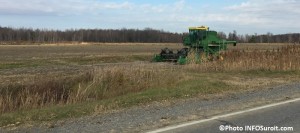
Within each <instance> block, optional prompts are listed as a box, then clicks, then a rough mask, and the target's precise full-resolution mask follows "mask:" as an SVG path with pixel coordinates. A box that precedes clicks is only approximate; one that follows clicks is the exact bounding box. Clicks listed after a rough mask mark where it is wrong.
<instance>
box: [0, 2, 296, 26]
mask: <svg viewBox="0 0 300 133" xmlns="http://www.w3.org/2000/svg"><path fill="white" fill-rule="evenodd" d="M299 7H300V1H297V0H247V1H246V2H243V3H240V4H236V5H231V6H228V7H224V8H220V7H216V5H212V4H205V3H201V4H198V5H197V4H195V3H191V2H190V1H188V0H176V1H173V2H172V3H164V4H153V3H152V4H151V3H141V4H138V3H135V2H132V1H130V0H128V1H126V0H125V1H119V2H112V1H108V0H31V1H24V0H0V15H1V14H2V15H14V14H17V15H29V16H33V17H32V18H34V16H35V15H41V16H47V15H51V16H71V17H74V18H76V16H80V17H82V16H84V17H85V18H87V19H89V21H90V22H92V21H93V22H94V23H97V24H99V23H100V24H101V25H104V26H107V27H104V28H122V27H128V28H141V27H153V28H158V29H163V28H164V29H165V30H169V31H180V32H181V31H186V27H189V26H197V25H204V24H207V25H209V26H215V27H218V26H219V27H230V31H231V30H233V29H236V30H238V28H237V27H247V28H248V30H249V31H251V30H253V29H269V31H272V30H274V29H275V30H276V29H278V27H280V28H287V29H300V25H298V23H299V21H300V18H299V16H300V10H299V9H298V8H299ZM78 19H81V18H79V17H78ZM68 23H70V22H68ZM95 25H96V24H95ZM108 25H109V26H108ZM178 27H182V28H181V29H180V30H178V29H176V28H178ZM79 28H80V27H79ZM244 29H245V30H247V29H246V28H244ZM251 32H252V31H251ZM262 32H265V31H262Z"/></svg>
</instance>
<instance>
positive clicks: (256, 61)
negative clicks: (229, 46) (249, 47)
mask: <svg viewBox="0 0 300 133" xmlns="http://www.w3.org/2000/svg"><path fill="white" fill-rule="evenodd" d="M221 56H222V57H223V58H224V60H215V61H210V62H202V63H200V64H188V65H186V68H187V69H192V70H197V71H247V70H269V71H289V70H300V46H299V45H289V46H284V47H282V48H278V49H273V50H266V51H261V50H253V51H247V52H246V51H245V50H230V51H225V52H223V53H221Z"/></svg>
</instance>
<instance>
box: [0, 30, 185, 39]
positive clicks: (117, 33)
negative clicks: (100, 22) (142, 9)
mask: <svg viewBox="0 0 300 133" xmlns="http://www.w3.org/2000/svg"><path fill="white" fill-rule="evenodd" d="M181 40H182V34H179V33H171V32H166V31H163V30H154V29H151V28H145V29H143V30H139V29H125V28H123V29H116V30H114V29H69V30H65V31H61V30H48V29H31V28H18V29H17V28H9V27H0V41H7V42H14V41H15V42H22V41H29V42H38V43H57V42H104V43H121V42H125V43H126V42H141V43H150V42H151V43H176V42H181Z"/></svg>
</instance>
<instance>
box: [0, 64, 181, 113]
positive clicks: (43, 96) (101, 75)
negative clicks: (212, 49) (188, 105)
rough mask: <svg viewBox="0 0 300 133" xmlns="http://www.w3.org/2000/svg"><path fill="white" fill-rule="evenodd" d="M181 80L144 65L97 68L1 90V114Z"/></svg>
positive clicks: (163, 84)
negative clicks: (74, 74) (70, 75)
mask: <svg viewBox="0 0 300 133" xmlns="http://www.w3.org/2000/svg"><path fill="white" fill-rule="evenodd" d="M180 79H182V78H180V74H178V72H174V71H172V70H165V69H162V68H158V67H157V68H155V69H154V68H149V67H145V66H144V65H138V66H130V67H124V66H115V67H106V68H95V69H94V70H92V71H89V72H86V73H81V74H78V75H77V76H74V77H65V78H63V77H61V78H56V77H46V76H43V77H41V76H37V77H36V78H34V79H33V80H32V81H31V82H29V83H26V84H10V85H7V86H5V87H2V88H0V94H1V95H0V109H1V110H0V113H4V112H10V111H16V110H19V109H32V108H40V107H44V106H49V105H57V104H60V105H64V104H71V103H78V102H84V101H91V100H93V101H95V100H102V99H108V98H113V97H116V96H120V95H125V94H127V93H129V92H131V93H136V92H140V91H142V90H145V89H149V88H151V87H155V86H162V87H163V86H170V85H172V84H174V83H176V82H179V81H180Z"/></svg>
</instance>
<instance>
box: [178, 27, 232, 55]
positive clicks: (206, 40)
mask: <svg viewBox="0 0 300 133" xmlns="http://www.w3.org/2000/svg"><path fill="white" fill-rule="evenodd" d="M227 44H233V45H234V46H235V45H236V41H226V40H224V39H221V38H219V37H218V35H217V32H216V31H210V30H209V28H208V27H205V26H202V27H191V28H189V34H188V36H186V37H185V38H184V39H183V45H184V46H187V47H190V48H192V49H195V50H196V51H199V52H204V53H205V55H206V56H208V55H216V54H218V53H219V51H221V50H226V49H227Z"/></svg>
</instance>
